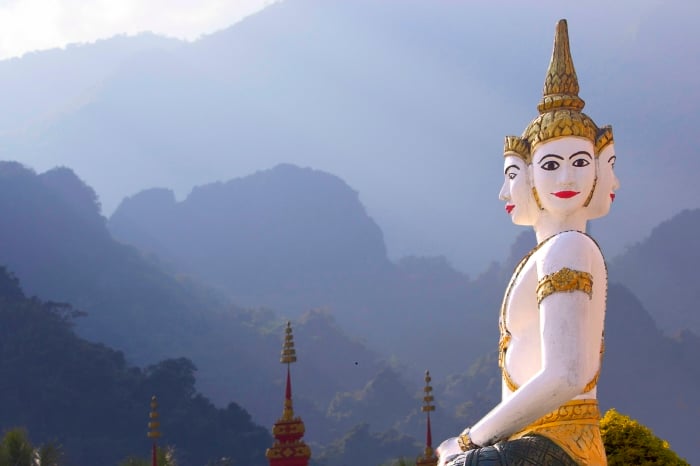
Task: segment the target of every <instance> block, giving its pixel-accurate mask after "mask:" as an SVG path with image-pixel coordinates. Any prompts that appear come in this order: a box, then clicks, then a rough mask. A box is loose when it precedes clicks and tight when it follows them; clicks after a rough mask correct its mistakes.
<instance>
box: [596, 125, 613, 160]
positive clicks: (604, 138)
mask: <svg viewBox="0 0 700 466" xmlns="http://www.w3.org/2000/svg"><path fill="white" fill-rule="evenodd" d="M611 142H614V139H613V129H612V126H610V125H607V126H603V127H602V128H600V129H599V130H598V134H597V135H596V138H595V155H596V157H598V155H599V154H600V152H601V151H602V150H603V149H604V148H605V146H607V145H608V144H610V143H611Z"/></svg>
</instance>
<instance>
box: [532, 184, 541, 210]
mask: <svg viewBox="0 0 700 466" xmlns="http://www.w3.org/2000/svg"><path fill="white" fill-rule="evenodd" d="M532 197H534V198H535V204H537V208H539V209H540V210H544V207H542V201H540V195H539V193H538V192H537V188H535V187H534V186H533V187H532Z"/></svg>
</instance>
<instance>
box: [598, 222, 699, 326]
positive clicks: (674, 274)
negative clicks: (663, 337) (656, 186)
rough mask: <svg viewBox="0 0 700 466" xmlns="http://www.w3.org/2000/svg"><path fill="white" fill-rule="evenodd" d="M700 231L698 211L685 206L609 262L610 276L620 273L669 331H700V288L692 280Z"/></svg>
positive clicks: (650, 311)
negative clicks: (646, 236) (685, 208)
mask: <svg viewBox="0 0 700 466" xmlns="http://www.w3.org/2000/svg"><path fill="white" fill-rule="evenodd" d="M698 232H700V209H693V210H684V211H683V212H681V213H679V214H677V215H675V216H673V218H671V219H669V220H667V221H665V222H663V223H661V224H660V225H659V226H657V227H656V228H654V229H653V230H652V232H651V234H650V235H649V237H648V238H645V239H644V240H643V241H640V242H638V243H636V244H634V245H633V246H631V247H630V248H628V249H627V250H626V251H625V253H624V254H621V255H620V256H618V257H615V259H614V260H613V261H612V262H611V264H610V273H611V275H615V276H616V277H619V280H620V282H621V283H623V284H624V285H625V286H626V287H627V288H629V289H630V290H631V291H632V292H633V293H634V295H635V296H637V297H638V298H639V299H640V301H641V302H643V303H644V306H645V307H646V308H647V309H648V310H649V313H650V314H651V315H652V316H653V318H654V320H655V321H656V323H657V324H658V325H659V327H661V328H662V329H663V330H664V331H666V332H668V333H670V334H676V333H678V332H680V331H681V330H684V329H689V330H692V331H693V332H694V333H695V334H698V335H700V313H698V309H699V308H700V305H698V303H700V289H699V288H698V287H697V286H694V285H693V282H692V278H691V277H693V273H694V272H693V271H694V270H695V268H696V266H697V264H698V263H700V248H698V247H696V244H695V242H696V239H697V234H698Z"/></svg>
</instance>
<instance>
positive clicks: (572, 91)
mask: <svg viewBox="0 0 700 466" xmlns="http://www.w3.org/2000/svg"><path fill="white" fill-rule="evenodd" d="M578 91H579V87H578V78H577V77H576V70H575V69H574V60H573V59H572V58H571V49H570V48H569V29H568V25H567V23H566V20H565V19H560V20H559V22H558V23H557V27H556V33H555V35H554V48H553V49H552V59H551V60H550V62H549V68H548V69H547V76H545V78H544V89H543V91H542V100H541V101H540V103H539V104H538V105H537V110H539V111H540V113H545V112H548V111H550V110H554V109H557V108H562V109H570V110H578V111H581V110H583V107H584V106H585V105H586V103H585V102H584V101H583V100H582V99H581V98H580V97H579V96H578Z"/></svg>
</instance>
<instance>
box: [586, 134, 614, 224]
mask: <svg viewBox="0 0 700 466" xmlns="http://www.w3.org/2000/svg"><path fill="white" fill-rule="evenodd" d="M596 154H597V155H596V162H597V164H598V183H597V187H596V192H595V193H594V194H593V199H592V201H591V204H590V206H589V207H588V209H589V210H590V212H589V218H591V219H593V218H598V217H603V216H605V215H607V214H608V212H610V207H611V206H612V204H613V202H614V201H615V191H617V190H618V189H619V188H620V181H619V180H618V179H617V176H615V161H616V160H617V156H616V155H615V142H614V140H613V131H612V127H611V126H604V127H603V128H601V129H600V130H599V131H598V136H597V138H596Z"/></svg>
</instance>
